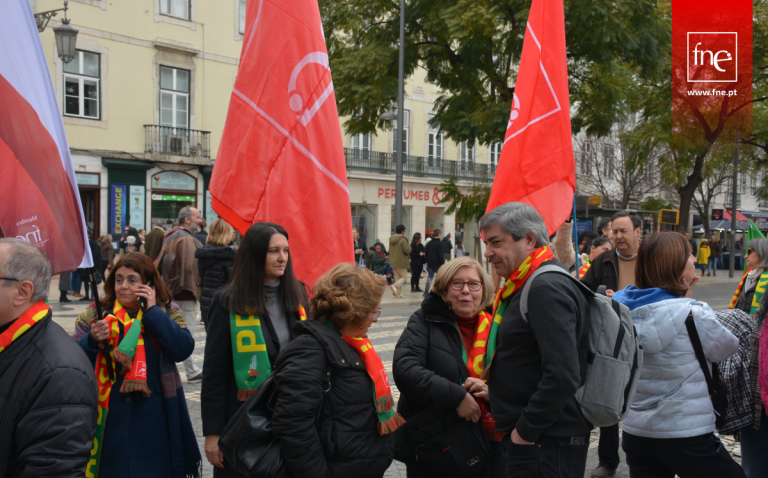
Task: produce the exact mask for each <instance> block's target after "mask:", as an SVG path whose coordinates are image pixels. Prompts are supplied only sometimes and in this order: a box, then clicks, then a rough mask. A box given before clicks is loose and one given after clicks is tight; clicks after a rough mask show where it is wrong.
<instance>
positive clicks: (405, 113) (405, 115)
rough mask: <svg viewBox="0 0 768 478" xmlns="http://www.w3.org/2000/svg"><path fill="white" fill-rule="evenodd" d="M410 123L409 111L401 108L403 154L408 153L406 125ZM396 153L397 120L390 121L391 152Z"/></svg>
mask: <svg viewBox="0 0 768 478" xmlns="http://www.w3.org/2000/svg"><path fill="white" fill-rule="evenodd" d="M409 124H411V112H410V111H408V110H403V154H408V125H409ZM394 153H397V120H395V121H393V122H392V154H394Z"/></svg>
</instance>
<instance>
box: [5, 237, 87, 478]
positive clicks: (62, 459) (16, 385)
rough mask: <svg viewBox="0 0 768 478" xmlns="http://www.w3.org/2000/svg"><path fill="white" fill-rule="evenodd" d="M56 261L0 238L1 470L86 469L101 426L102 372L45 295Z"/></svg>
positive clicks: (55, 472)
mask: <svg viewBox="0 0 768 478" xmlns="http://www.w3.org/2000/svg"><path fill="white" fill-rule="evenodd" d="M50 284H51V264H50V262H48V259H47V258H46V257H45V254H44V253H43V251H41V250H40V249H39V248H38V247H36V246H34V245H32V244H30V243H28V242H26V241H23V240H20V239H12V238H9V239H0V410H2V413H0V437H2V439H0V476H7V477H20V476H24V477H27V476H28V477H33V476H56V477H72V478H74V477H78V478H80V477H82V476H85V467H86V465H87V464H88V460H90V458H91V447H92V445H93V435H94V432H95V431H96V420H97V414H98V412H97V408H96V405H97V399H98V391H97V388H96V376H95V374H94V372H93V366H92V365H91V363H90V362H89V361H88V358H87V357H86V356H85V354H84V353H83V350H82V349H81V348H80V347H79V346H78V345H77V342H75V341H74V340H72V338H71V337H70V336H69V335H67V333H66V332H64V330H63V329H62V328H61V326H59V325H58V324H57V323H55V322H54V321H53V319H52V314H51V308H50V306H49V305H48V304H47V303H46V302H47V301H46V298H47V297H48V289H49V286H50Z"/></svg>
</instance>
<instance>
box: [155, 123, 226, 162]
mask: <svg viewBox="0 0 768 478" xmlns="http://www.w3.org/2000/svg"><path fill="white" fill-rule="evenodd" d="M144 152H145V153H152V154H168V155H173V156H193V157H198V158H207V159H210V157H211V132H210V131H198V130H195V129H186V128H174V127H171V126H158V125H153V124H145V125H144Z"/></svg>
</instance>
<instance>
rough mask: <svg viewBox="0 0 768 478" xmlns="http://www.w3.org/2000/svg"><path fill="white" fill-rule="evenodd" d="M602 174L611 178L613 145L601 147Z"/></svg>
mask: <svg viewBox="0 0 768 478" xmlns="http://www.w3.org/2000/svg"><path fill="white" fill-rule="evenodd" d="M603 176H605V177H606V178H608V179H613V146H611V145H605V147H604V148H603Z"/></svg>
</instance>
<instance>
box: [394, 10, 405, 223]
mask: <svg viewBox="0 0 768 478" xmlns="http://www.w3.org/2000/svg"><path fill="white" fill-rule="evenodd" d="M399 63H400V64H399V66H398V68H397V159H396V166H395V227H397V226H399V225H400V224H402V223H403V149H404V148H403V128H404V127H405V125H404V124H403V116H404V115H403V108H404V105H403V101H404V100H403V90H404V89H405V0H400V62H399ZM393 232H394V231H393Z"/></svg>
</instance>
